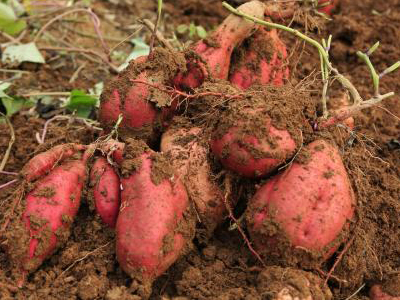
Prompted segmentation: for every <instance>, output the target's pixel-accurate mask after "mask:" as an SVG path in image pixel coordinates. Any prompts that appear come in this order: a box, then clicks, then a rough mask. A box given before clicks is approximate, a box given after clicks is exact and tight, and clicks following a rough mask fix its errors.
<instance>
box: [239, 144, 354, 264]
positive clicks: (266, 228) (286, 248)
mask: <svg viewBox="0 0 400 300" xmlns="http://www.w3.org/2000/svg"><path fill="white" fill-rule="evenodd" d="M306 150H307V151H306V152H305V154H304V155H303V156H304V157H303V160H304V161H302V162H294V163H293V164H292V165H291V166H290V167H288V169H287V170H285V171H284V172H282V173H280V174H278V175H276V176H274V177H272V178H271V179H269V180H267V181H266V183H265V184H264V185H263V186H262V187H261V188H260V189H259V190H258V191H257V192H256V194H255V195H254V197H253V198H252V199H251V200H250V201H249V206H248V208H247V211H246V221H247V225H248V230H249V233H250V236H251V239H252V241H253V243H254V246H255V247H256V249H257V250H258V251H260V252H261V253H262V254H264V255H269V256H276V257H284V260H283V261H285V263H288V264H291V263H293V261H294V262H297V260H300V262H301V263H304V264H306V263H307V260H305V259H304V255H306V254H309V253H311V254H312V255H313V258H317V260H318V261H321V260H325V259H327V258H328V257H329V256H330V255H331V254H332V253H333V252H334V251H335V250H336V248H337V247H338V245H340V244H341V243H342V242H343V240H344V239H345V238H346V234H345V232H346V230H345V229H346V228H347V226H346V224H347V223H348V222H349V221H350V220H351V219H352V217H353V213H354V208H355V200H354V194H353V191H352V188H351V185H350V181H349V179H348V176H347V172H346V169H345V167H344V165H343V162H342V160H341V157H340V154H339V151H338V149H337V148H336V147H335V146H333V145H332V144H329V143H328V142H326V141H324V140H317V141H314V142H312V143H310V144H309V145H307V147H306ZM303 249H305V251H304V250H303ZM313 261H314V260H311V262H313Z"/></svg>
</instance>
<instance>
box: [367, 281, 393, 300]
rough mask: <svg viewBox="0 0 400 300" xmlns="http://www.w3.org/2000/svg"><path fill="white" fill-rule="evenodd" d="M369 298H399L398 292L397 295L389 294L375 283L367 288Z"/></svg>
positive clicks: (384, 299) (385, 299)
mask: <svg viewBox="0 0 400 300" xmlns="http://www.w3.org/2000/svg"><path fill="white" fill-rule="evenodd" d="M369 298H370V299H371V300H400V293H399V294H397V295H390V294H389V293H387V292H385V291H384V290H383V289H382V286H381V285H379V284H375V285H373V286H372V287H371V289H370V290H369Z"/></svg>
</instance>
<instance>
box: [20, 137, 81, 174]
mask: <svg viewBox="0 0 400 300" xmlns="http://www.w3.org/2000/svg"><path fill="white" fill-rule="evenodd" d="M83 149H85V146H83V145H79V144H73V143H70V144H62V145H58V146H55V147H53V148H51V149H49V150H47V151H45V152H42V153H39V154H37V155H35V156H34V157H33V158H32V159H30V160H29V161H28V162H27V163H26V165H25V166H24V167H23V169H22V171H21V174H22V176H23V177H24V179H25V180H27V181H28V182H31V181H34V180H36V179H38V178H40V177H42V176H43V175H45V174H46V173H48V172H50V171H51V170H52V169H53V168H54V167H55V166H56V165H57V164H59V163H62V161H63V160H65V159H67V158H69V157H71V156H73V155H74V154H76V153H78V152H79V151H81V150H83Z"/></svg>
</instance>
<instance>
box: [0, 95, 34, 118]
mask: <svg viewBox="0 0 400 300" xmlns="http://www.w3.org/2000/svg"><path fill="white" fill-rule="evenodd" d="M1 102H3V105H4V107H5V108H6V111H7V116H12V115H13V114H15V113H16V112H18V111H20V110H21V109H23V108H27V107H32V106H33V103H32V102H30V101H29V100H26V99H24V98H21V97H7V98H6V97H5V98H1Z"/></svg>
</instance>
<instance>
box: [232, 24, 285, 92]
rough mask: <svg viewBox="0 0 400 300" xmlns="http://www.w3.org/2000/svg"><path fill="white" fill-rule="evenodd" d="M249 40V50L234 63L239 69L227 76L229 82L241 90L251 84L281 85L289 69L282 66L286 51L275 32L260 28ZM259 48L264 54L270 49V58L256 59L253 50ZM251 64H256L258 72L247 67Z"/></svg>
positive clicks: (274, 30) (255, 53)
mask: <svg viewBox="0 0 400 300" xmlns="http://www.w3.org/2000/svg"><path fill="white" fill-rule="evenodd" d="M250 39H251V42H250V46H249V49H248V51H246V53H245V55H244V56H243V59H242V60H239V61H238V62H236V63H237V65H238V66H240V67H239V68H237V69H234V70H233V72H232V73H231V74H230V76H229V81H230V82H232V83H233V84H234V85H235V86H237V87H238V88H241V89H243V90H245V89H248V88H249V87H250V86H252V85H253V84H263V85H265V84H273V85H275V86H281V85H283V83H284V79H287V78H289V68H288V67H287V66H286V67H284V66H283V63H284V60H285V59H286V57H287V51H286V46H285V44H284V43H283V42H282V40H281V39H280V38H279V36H278V33H277V30H276V29H272V30H270V31H267V30H266V29H264V28H260V29H258V30H257V32H256V33H255V34H254V35H253V36H251V37H250ZM253 45H254V46H255V45H256V46H255V47H257V48H255V47H253ZM260 48H261V49H263V50H264V52H265V53H269V52H270V51H271V48H272V49H273V54H272V57H270V58H267V57H260V58H258V57H257V56H258V54H257V52H256V51H255V50H254V49H260ZM258 51H260V50H258ZM261 51H262V50H261ZM252 63H257V65H258V66H259V70H253V69H254V67H253V68H250V67H249V65H250V66H251V64H252Z"/></svg>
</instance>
